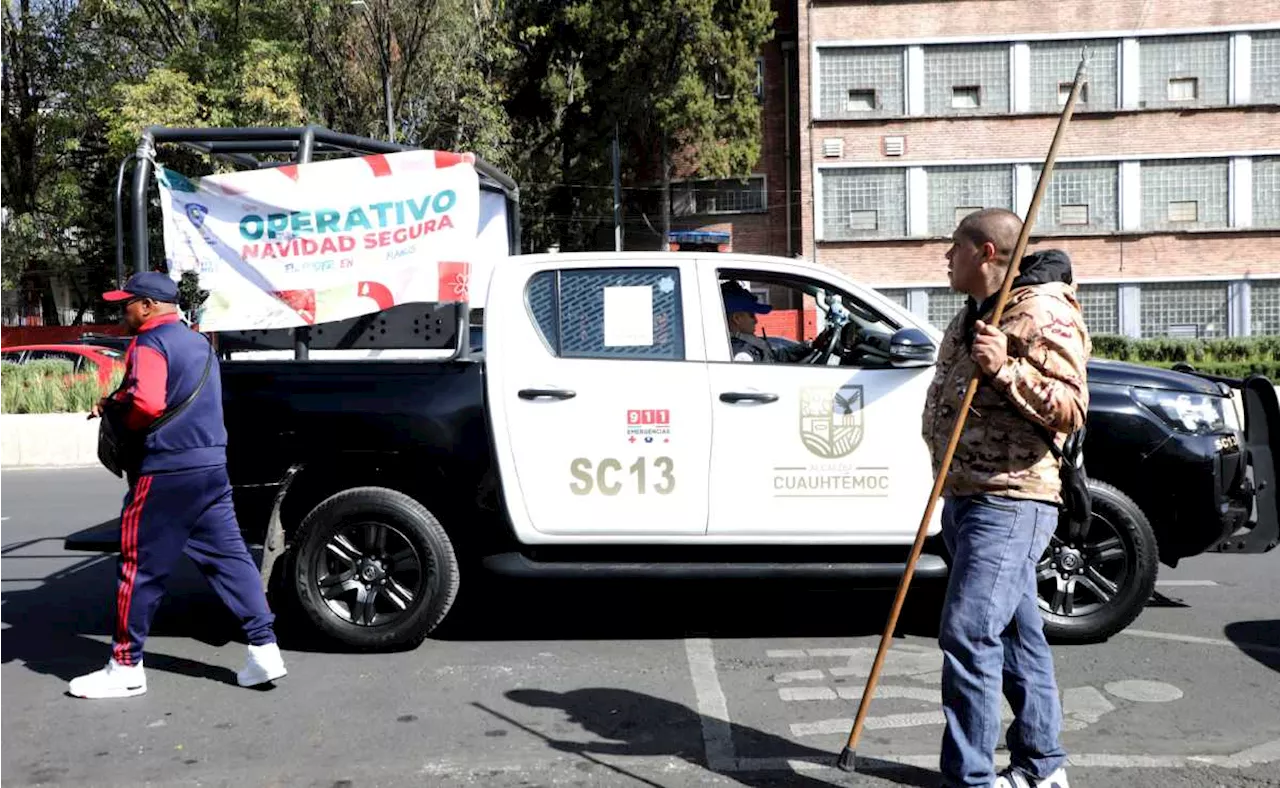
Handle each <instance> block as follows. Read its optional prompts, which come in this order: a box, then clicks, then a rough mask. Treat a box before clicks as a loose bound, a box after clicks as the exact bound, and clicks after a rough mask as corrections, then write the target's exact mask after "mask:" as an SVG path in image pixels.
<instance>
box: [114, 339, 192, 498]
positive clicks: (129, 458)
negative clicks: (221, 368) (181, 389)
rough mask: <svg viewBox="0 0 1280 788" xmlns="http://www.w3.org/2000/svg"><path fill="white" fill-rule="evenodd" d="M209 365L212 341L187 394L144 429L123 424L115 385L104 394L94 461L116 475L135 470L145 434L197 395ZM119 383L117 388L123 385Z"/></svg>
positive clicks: (159, 425) (140, 464)
mask: <svg viewBox="0 0 1280 788" xmlns="http://www.w3.org/2000/svg"><path fill="white" fill-rule="evenodd" d="M212 368H213V345H212V344H210V345H209V357H208V358H207V359H206V360H205V363H204V374H202V375H201V376H200V382H199V383H197V384H196V388H195V391H192V392H191V396H189V397H187V398H186V399H185V400H183V401H182V404H180V405H178V407H176V408H170V409H169V410H166V411H165V412H164V413H162V414H160V416H159V418H157V419H156V420H155V421H153V422H151V424H150V425H148V426H147V428H146V429H145V430H131V429H129V428H128V427H126V426H125V424H124V415H125V411H126V409H125V408H124V407H123V406H122V405H121V403H119V402H117V401H116V400H115V399H114V397H115V395H116V394H117V393H118V392H119V391H120V389H116V390H115V391H113V392H111V394H110V395H108V397H107V399H106V401H105V402H104V403H103V408H102V419H101V420H100V421H99V423H98V461H99V462H101V463H102V465H103V466H104V467H105V468H106V469H107V470H109V471H111V472H112V473H114V474H115V475H116V476H123V475H124V474H125V473H129V472H136V471H137V470H138V468H140V467H141V466H142V452H143V449H144V446H145V444H146V440H147V436H148V435H151V434H152V433H154V432H155V431H156V430H158V429H160V428H161V427H163V426H164V425H165V424H167V423H168V422H169V421H171V420H172V419H173V418H174V417H175V416H177V415H178V414H179V413H181V412H182V411H183V410H184V409H185V408H186V407H187V406H188V405H190V404H191V403H192V402H193V401H195V398H196V397H197V396H199V394H200V391H201V389H203V388H204V383H205V381H206V380H208V379H209V370H210V369H212ZM124 385H125V384H124V383H121V384H120V386H121V388H123V387H124Z"/></svg>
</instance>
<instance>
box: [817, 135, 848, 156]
mask: <svg viewBox="0 0 1280 788" xmlns="http://www.w3.org/2000/svg"><path fill="white" fill-rule="evenodd" d="M822 155H823V157H825V158H828V159H838V158H840V157H841V156H843V155H844V139H843V138H841V137H827V138H826V139H824V140H823V141H822Z"/></svg>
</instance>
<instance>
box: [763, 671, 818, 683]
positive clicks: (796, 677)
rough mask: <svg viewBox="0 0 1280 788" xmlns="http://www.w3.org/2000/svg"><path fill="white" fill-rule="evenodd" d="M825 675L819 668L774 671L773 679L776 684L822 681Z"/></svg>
mask: <svg viewBox="0 0 1280 788" xmlns="http://www.w3.org/2000/svg"><path fill="white" fill-rule="evenodd" d="M824 678H826V677H825V676H823V675H822V671H820V670H792V671H788V672H785V673H775V674H774V676H773V680H774V681H775V682H777V683H778V684H789V683H791V682H793V681H822V680H823V679H824Z"/></svg>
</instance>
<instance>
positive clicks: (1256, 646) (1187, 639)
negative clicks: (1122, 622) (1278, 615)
mask: <svg viewBox="0 0 1280 788" xmlns="http://www.w3.org/2000/svg"><path fill="white" fill-rule="evenodd" d="M1121 631H1122V632H1123V633H1124V634H1126V635H1131V636H1133V637H1137V638H1151V639H1152V640H1172V641H1176V642H1178V643H1200V644H1203V645H1206V646H1230V647H1231V648H1238V649H1240V650H1241V651H1253V652H1257V653H1259V654H1280V646H1265V645H1263V644H1261V643H1233V642H1231V641H1230V640H1223V639H1221V638H1202V637H1197V636H1196V635H1175V634H1173V633H1171V632H1151V631H1148V630H1145V629H1125V630H1121Z"/></svg>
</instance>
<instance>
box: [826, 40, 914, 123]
mask: <svg viewBox="0 0 1280 788" xmlns="http://www.w3.org/2000/svg"><path fill="white" fill-rule="evenodd" d="M903 52H904V50H903V48H902V47H840V48H822V49H819V50H818V84H819V86H820V87H819V92H818V112H819V117H823V118H839V117H843V116H845V115H851V114H852V115H857V116H859V117H865V116H868V115H870V116H873V117H886V116H893V115H903V114H905V113H906V98H905V97H906V86H905V84H904V73H903V72H904V65H903V63H904V54H903ZM868 97H869V98H870V101H869V102H868V101H866V99H867V98H868ZM866 104H869V105H870V106H866V107H865V108H864V105H866Z"/></svg>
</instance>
